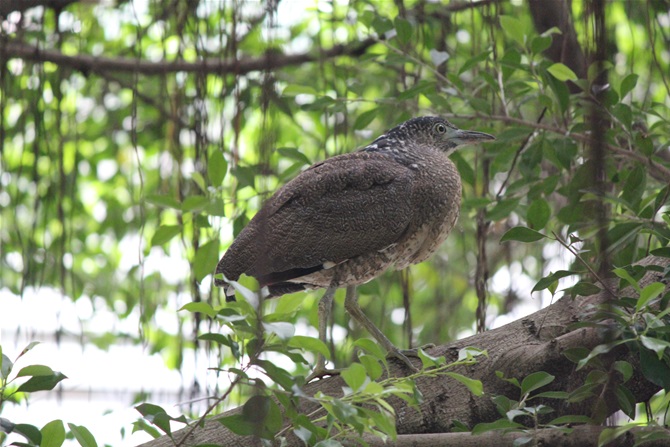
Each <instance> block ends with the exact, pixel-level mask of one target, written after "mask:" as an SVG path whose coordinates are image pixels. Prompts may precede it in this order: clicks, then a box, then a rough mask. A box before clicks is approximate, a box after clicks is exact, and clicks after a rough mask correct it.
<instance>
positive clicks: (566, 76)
mask: <svg viewBox="0 0 670 447" xmlns="http://www.w3.org/2000/svg"><path fill="white" fill-rule="evenodd" d="M547 71H548V72H549V73H550V74H551V75H552V76H553V77H555V78H556V79H558V80H559V81H563V82H565V81H576V80H577V79H578V78H577V75H576V74H575V72H574V71H572V70H571V69H570V68H569V67H568V66H567V65H564V64H561V63H560V62H557V63H555V64H553V65H551V66H550V67H549V68H547Z"/></svg>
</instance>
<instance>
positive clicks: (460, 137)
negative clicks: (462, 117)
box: [450, 129, 496, 146]
mask: <svg viewBox="0 0 670 447" xmlns="http://www.w3.org/2000/svg"><path fill="white" fill-rule="evenodd" d="M495 139H496V137H494V136H493V135H489V134H487V133H484V132H477V131H476V130H460V129H459V130H458V131H457V132H456V134H455V135H454V136H453V137H452V138H450V140H451V141H452V142H454V143H456V146H460V145H462V144H470V143H476V142H477V141H487V140H495Z"/></svg>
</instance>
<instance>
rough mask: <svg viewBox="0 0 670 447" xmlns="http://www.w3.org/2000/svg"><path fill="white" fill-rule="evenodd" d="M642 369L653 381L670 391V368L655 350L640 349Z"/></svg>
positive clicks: (645, 375)
mask: <svg viewBox="0 0 670 447" xmlns="http://www.w3.org/2000/svg"><path fill="white" fill-rule="evenodd" d="M640 369H641V371H642V374H643V375H644V377H646V378H647V380H649V381H650V382H651V383H653V384H655V385H658V386H660V387H663V389H664V390H665V391H666V392H668V391H670V368H669V367H668V365H667V363H665V362H664V361H662V360H659V358H658V354H657V353H656V352H655V351H650V350H648V349H644V348H642V349H640Z"/></svg>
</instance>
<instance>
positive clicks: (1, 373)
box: [0, 346, 14, 379]
mask: <svg viewBox="0 0 670 447" xmlns="http://www.w3.org/2000/svg"><path fill="white" fill-rule="evenodd" d="M1 348H2V346H0V349H1ZM0 352H2V351H1V350H0ZM0 362H2V363H0V379H6V378H7V377H8V376H9V374H10V373H11V372H12V368H13V367H14V364H13V363H12V361H11V360H9V357H7V356H6V355H5V354H4V353H2V356H1V357H0Z"/></svg>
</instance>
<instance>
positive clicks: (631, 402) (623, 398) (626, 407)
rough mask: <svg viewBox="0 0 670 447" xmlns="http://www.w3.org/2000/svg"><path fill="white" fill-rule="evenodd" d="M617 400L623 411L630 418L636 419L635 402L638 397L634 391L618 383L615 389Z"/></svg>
mask: <svg viewBox="0 0 670 447" xmlns="http://www.w3.org/2000/svg"><path fill="white" fill-rule="evenodd" d="M615 394H616V398H617V402H618V403H619V407H620V408H621V411H623V412H624V413H625V414H626V415H627V416H628V417H629V418H631V419H635V404H636V402H635V401H636V399H635V396H633V393H631V392H630V390H629V389H628V388H626V387H625V386H623V385H617V387H616V390H615Z"/></svg>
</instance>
